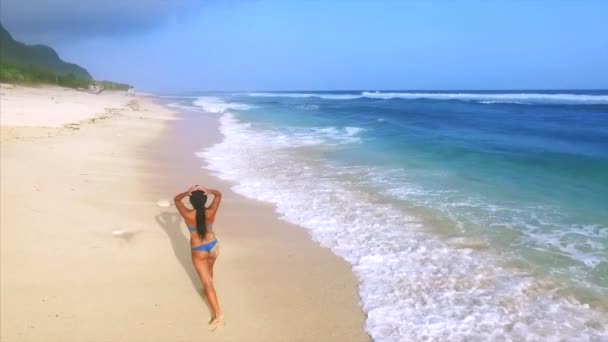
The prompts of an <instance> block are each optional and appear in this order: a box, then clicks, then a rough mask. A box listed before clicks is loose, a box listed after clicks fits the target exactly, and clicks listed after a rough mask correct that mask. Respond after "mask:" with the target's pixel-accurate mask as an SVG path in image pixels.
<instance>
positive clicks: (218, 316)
mask: <svg viewBox="0 0 608 342" xmlns="http://www.w3.org/2000/svg"><path fill="white" fill-rule="evenodd" d="M209 194H211V195H213V201H212V202H211V205H210V206H209V208H207V207H205V204H206V203H207V195H209ZM184 197H190V204H192V207H193V208H194V209H189V208H187V207H186V206H185V205H184V203H183V202H182V200H183V199H184ZM221 200H222V193H221V192H219V191H217V190H213V189H206V188H204V187H202V186H200V185H195V186H193V187H191V188H190V189H188V191H186V192H182V193H180V194H178V195H176V196H175V198H174V199H173V201H174V202H175V207H176V208H177V210H178V211H179V213H180V214H181V215H182V217H183V218H184V221H185V222H186V226H187V227H188V230H189V231H190V246H191V249H192V264H194V268H196V272H198V276H199V277H200V279H201V282H202V283H203V286H204V287H205V296H206V297H207V301H208V302H209V305H210V306H211V310H212V311H213V317H212V318H211V321H209V325H210V329H211V330H215V329H216V328H217V327H218V326H220V325H222V324H224V317H223V316H222V313H221V311H220V306H219V304H218V302H217V296H216V294H215V288H214V287H213V265H214V264H215V260H216V259H217V256H218V254H219V246H218V243H217V239H216V238H215V233H214V232H213V221H215V214H216V213H217V209H218V207H219V206H220V202H221Z"/></svg>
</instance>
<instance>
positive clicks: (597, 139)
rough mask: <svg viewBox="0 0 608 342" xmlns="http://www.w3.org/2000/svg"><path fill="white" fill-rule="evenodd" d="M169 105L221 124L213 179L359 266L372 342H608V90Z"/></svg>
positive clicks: (261, 98)
mask: <svg viewBox="0 0 608 342" xmlns="http://www.w3.org/2000/svg"><path fill="white" fill-rule="evenodd" d="M166 97H167V98H168V101H170V102H171V103H170V106H174V107H183V108H188V109H191V110H200V111H201V115H217V116H218V118H219V121H220V130H221V132H222V134H223V135H224V139H223V141H221V142H220V143H218V144H216V145H214V146H211V147H208V148H205V149H204V150H201V151H200V152H199V153H197V156H198V157H200V158H201V164H202V165H203V166H204V167H206V168H208V169H209V170H211V171H212V172H213V173H214V174H216V175H217V176H219V177H221V178H223V179H226V180H228V181H231V182H233V183H234V188H233V189H234V190H235V191H236V192H237V193H240V194H242V195H245V196H247V197H250V198H254V199H258V200H261V201H265V202H270V203H272V204H274V205H275V206H276V210H277V212H278V213H279V215H280V217H281V218H282V219H284V220H287V221H289V222H292V223H295V224H297V225H300V226H301V227H303V228H305V229H307V230H308V232H309V233H310V236H311V237H312V239H313V240H314V241H316V242H318V243H319V244H320V245H321V246H324V247H327V248H330V249H331V250H332V251H333V252H334V253H335V254H336V255H338V256H340V257H342V258H343V259H344V260H346V261H347V262H348V263H350V264H351V265H352V269H353V272H354V273H355V275H356V276H357V278H358V280H359V292H360V297H361V306H362V308H363V310H364V311H365V313H366V314H367V320H366V327H365V328H366V330H367V332H368V333H369V334H370V335H371V336H372V338H373V339H374V340H376V341H409V340H425V339H429V340H433V339H438V340H449V341H461V340H484V341H489V340H509V339H514V340H534V341H538V340H568V341H575V340H581V341H587V340H589V341H599V340H604V341H606V340H608V330H607V329H608V328H607V327H608V91H500V92H491V91H483V92H472V91H466V92H464V91H462V92H435V91H433V92H429V91H425V92H405V91H391V92H373V91H369V92H366V91H348V92H232V93H230V92H220V93H182V94H170V95H167V96H166ZM252 224H254V223H252Z"/></svg>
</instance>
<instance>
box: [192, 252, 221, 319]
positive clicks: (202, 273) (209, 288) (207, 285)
mask: <svg viewBox="0 0 608 342" xmlns="http://www.w3.org/2000/svg"><path fill="white" fill-rule="evenodd" d="M196 254H200V255H196ZM208 259H209V255H208V254H207V253H205V252H193V253H192V262H193V263H194V268H196V271H197V272H198V276H199V278H200V279H201V283H203V286H204V291H205V296H206V297H207V301H209V305H210V306H211V310H212V311H213V319H212V320H211V323H213V321H215V320H216V319H218V318H221V317H222V313H221V311H220V305H219V303H218V301H217V295H216V293H215V287H214V286H213V277H212V276H211V272H210V268H209V261H208Z"/></svg>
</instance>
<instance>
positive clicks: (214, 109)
mask: <svg viewBox="0 0 608 342" xmlns="http://www.w3.org/2000/svg"><path fill="white" fill-rule="evenodd" d="M192 104H194V105H195V106H198V107H200V108H202V109H203V110H204V111H206V112H209V113H225V112H227V111H228V110H230V109H232V110H249V109H252V108H253V106H251V105H248V104H244V103H226V102H224V101H222V100H221V99H219V98H217V97H212V96H200V97H198V98H197V100H196V101H193V102H192Z"/></svg>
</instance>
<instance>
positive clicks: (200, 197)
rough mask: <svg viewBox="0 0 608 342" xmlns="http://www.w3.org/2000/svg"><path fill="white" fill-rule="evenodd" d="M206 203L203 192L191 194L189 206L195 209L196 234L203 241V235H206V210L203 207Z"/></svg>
mask: <svg viewBox="0 0 608 342" xmlns="http://www.w3.org/2000/svg"><path fill="white" fill-rule="evenodd" d="M206 203H207V195H205V193H204V192H202V191H200V190H197V191H193V192H192V195H191V196H190V204H192V207H193V208H194V209H196V232H197V233H198V236H200V237H201V239H204V238H205V235H207V222H206V219H205V211H206V210H207V207H205V204H206Z"/></svg>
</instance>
